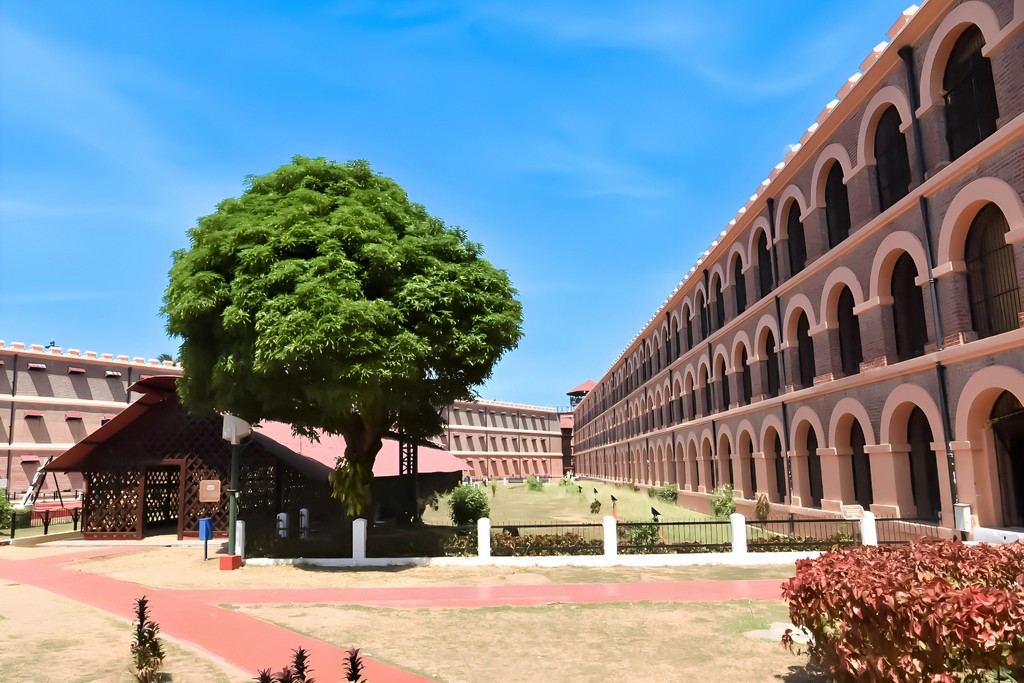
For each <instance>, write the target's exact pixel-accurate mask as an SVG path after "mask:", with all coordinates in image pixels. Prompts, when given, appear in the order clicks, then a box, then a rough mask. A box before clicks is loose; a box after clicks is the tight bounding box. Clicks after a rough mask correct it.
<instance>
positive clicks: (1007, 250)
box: [964, 204, 1021, 338]
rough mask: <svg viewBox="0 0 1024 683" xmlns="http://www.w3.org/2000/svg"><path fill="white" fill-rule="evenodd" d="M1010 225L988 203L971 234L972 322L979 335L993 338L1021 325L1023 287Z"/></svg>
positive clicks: (966, 252)
mask: <svg viewBox="0 0 1024 683" xmlns="http://www.w3.org/2000/svg"><path fill="white" fill-rule="evenodd" d="M1009 229H1010V226H1009V225H1008V224H1007V222H1006V217H1005V216H1004V215H1003V212H1002V211H1000V210H999V207H997V206H996V205H995V204H986V205H985V206H984V207H983V208H982V209H981V211H979V212H978V215H977V216H975V218H974V222H972V223H971V229H970V230H969V231H968V233H967V242H966V244H965V245H964V257H965V260H966V261H967V294H968V298H969V300H970V302H971V321H972V322H973V324H974V331H975V332H977V333H978V337H980V338H984V337H990V336H992V335H994V334H999V333H1001V332H1009V331H1010V330H1015V329H1017V328H1018V327H1019V326H1020V323H1019V318H1018V316H1019V313H1020V310H1021V306H1020V287H1019V285H1018V283H1017V263H1016V260H1015V259H1014V256H1013V247H1012V246H1011V245H1009V244H1007V243H1006V233H1007V232H1008V231H1009Z"/></svg>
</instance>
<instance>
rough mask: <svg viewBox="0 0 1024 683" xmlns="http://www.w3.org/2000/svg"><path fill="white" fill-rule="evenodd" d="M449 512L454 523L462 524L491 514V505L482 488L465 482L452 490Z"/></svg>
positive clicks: (470, 522)
mask: <svg viewBox="0 0 1024 683" xmlns="http://www.w3.org/2000/svg"><path fill="white" fill-rule="evenodd" d="M448 514H449V515H450V516H451V519H452V524H454V525H456V526H462V525H463V524H472V523H474V522H476V521H477V520H478V519H480V518H481V517H487V516H488V515H490V514H491V506H490V504H489V503H488V502H487V495H486V494H484V492H483V491H482V490H481V489H479V488H478V487H476V486H470V485H467V484H463V485H460V486H457V487H456V488H455V490H454V491H452V495H451V497H450V498H449V499H448Z"/></svg>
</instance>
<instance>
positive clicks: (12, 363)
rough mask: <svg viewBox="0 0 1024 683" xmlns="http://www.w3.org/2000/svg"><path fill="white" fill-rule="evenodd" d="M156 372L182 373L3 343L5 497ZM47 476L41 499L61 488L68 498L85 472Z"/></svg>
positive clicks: (170, 367) (0, 394)
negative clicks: (129, 388)
mask: <svg viewBox="0 0 1024 683" xmlns="http://www.w3.org/2000/svg"><path fill="white" fill-rule="evenodd" d="M154 375H173V376H179V375H181V366H179V365H175V364H174V363H173V362H171V361H163V362H161V361H157V360H155V359H149V360H146V359H144V358H138V357H136V358H130V357H128V356H115V355H113V354H110V353H96V352H94V351H85V352H82V351H79V350H78V349H68V350H67V351H64V350H63V349H61V348H60V347H58V346H51V347H48V348H47V347H44V346H42V345H40V344H32V345H31V346H28V347H26V346H25V345H24V344H22V343H20V342H12V343H10V344H6V343H5V342H3V341H0V430H2V432H3V438H4V439H5V440H6V444H4V445H3V446H0V479H2V480H4V482H5V485H3V486H2V488H5V489H6V490H7V496H8V498H11V499H14V498H19V499H20V498H21V496H22V494H24V492H25V491H26V490H27V489H28V487H29V484H30V483H31V481H32V478H33V477H34V476H35V474H36V471H37V470H38V469H39V468H40V467H41V466H42V464H43V463H44V462H46V461H47V460H48V459H49V458H51V457H54V456H57V455H60V454H61V453H63V452H64V451H66V450H68V449H69V448H71V447H72V446H74V445H75V444H76V443H78V442H80V441H82V440H83V439H85V438H86V437H87V436H88V435H89V434H91V433H92V432H94V431H96V430H97V429H99V428H100V426H101V425H103V424H104V423H106V422H107V421H108V420H110V419H111V418H113V417H114V416H115V415H117V414H118V413H120V412H121V411H122V410H124V409H125V408H126V407H128V405H130V404H131V403H132V402H134V401H135V400H136V399H138V398H139V396H140V394H136V393H134V392H130V391H128V387H129V386H131V385H132V384H134V383H135V382H137V381H139V380H142V379H146V378H148V377H150V376H154ZM54 476H55V475H54V474H50V475H48V476H47V477H46V480H45V482H44V483H43V486H42V493H41V497H42V496H45V497H47V498H51V497H53V496H54V492H55V491H57V490H58V489H59V490H60V491H61V492H62V493H63V494H64V495H69V496H71V497H72V498H74V497H75V495H76V492H79V491H81V488H82V483H83V482H82V478H81V476H80V475H78V474H75V473H71V474H70V475H68V474H63V473H60V474H56V482H57V483H56V485H55V484H54Z"/></svg>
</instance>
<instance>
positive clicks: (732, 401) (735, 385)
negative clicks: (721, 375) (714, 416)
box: [725, 370, 743, 408]
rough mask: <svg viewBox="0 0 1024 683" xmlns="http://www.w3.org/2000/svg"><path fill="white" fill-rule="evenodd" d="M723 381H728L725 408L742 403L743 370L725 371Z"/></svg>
mask: <svg viewBox="0 0 1024 683" xmlns="http://www.w3.org/2000/svg"><path fill="white" fill-rule="evenodd" d="M725 381H726V382H728V383H729V405H728V406H726V408H735V407H737V406H741V405H743V372H742V371H740V370H733V371H731V372H727V373H725Z"/></svg>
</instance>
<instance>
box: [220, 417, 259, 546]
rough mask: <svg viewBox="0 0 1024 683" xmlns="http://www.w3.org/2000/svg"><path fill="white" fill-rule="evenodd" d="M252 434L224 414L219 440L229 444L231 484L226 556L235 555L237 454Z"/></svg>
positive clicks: (246, 425) (239, 421) (241, 421)
mask: <svg viewBox="0 0 1024 683" xmlns="http://www.w3.org/2000/svg"><path fill="white" fill-rule="evenodd" d="M251 433H252V427H251V426H250V425H249V423H248V422H246V421H245V420H243V419H241V418H238V417H235V416H234V415H228V414H227V413H224V429H223V431H222V432H221V438H222V439H224V440H225V441H227V442H228V443H230V444H231V483H230V484H229V485H228V555H234V554H235V526H236V522H237V521H238V453H239V451H240V450H241V444H242V439H244V438H245V437H247V436H249V434H251Z"/></svg>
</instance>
